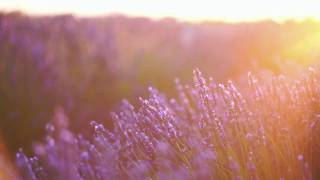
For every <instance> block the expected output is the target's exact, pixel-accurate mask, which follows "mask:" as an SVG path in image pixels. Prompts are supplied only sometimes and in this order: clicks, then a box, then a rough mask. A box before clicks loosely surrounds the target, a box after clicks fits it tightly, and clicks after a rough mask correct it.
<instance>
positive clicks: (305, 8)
mask: <svg viewBox="0 0 320 180" xmlns="http://www.w3.org/2000/svg"><path fill="white" fill-rule="evenodd" d="M319 6H320V1H315V0H307V1H295V0H294V1H292V0H283V1H276V0H269V1H262V0H244V1H233V0H225V1H217V0H201V1H181V0H175V1H172V0H171V1H170V0H139V1H131V0H109V1H98V0H93V1H85V0H78V1H62V0H56V1H40V0H24V1H19V0H5V1H2V2H1V3H0V9H2V10H6V11H10V10H20V11H24V12H28V13H32V14H57V13H73V14H76V15H79V16H97V15H106V14H112V13H121V14H126V15H131V16H147V17H152V18H163V17H174V18H177V19H180V20H187V21H203V20H219V21H231V22H234V21H235V22H238V21H256V20H261V19H273V20H276V21H282V20H286V19H304V18H307V17H311V18H319V13H318V9H317V7H319Z"/></svg>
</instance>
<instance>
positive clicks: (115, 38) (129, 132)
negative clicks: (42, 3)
mask: <svg viewBox="0 0 320 180" xmlns="http://www.w3.org/2000/svg"><path fill="white" fill-rule="evenodd" d="M319 32H320V22H318V21H316V20H311V19H310V20H304V21H301V22H297V21H294V20H290V21H286V22H283V23H277V22H274V21H271V20H270V21H260V22H251V23H234V24H230V23H223V22H203V23H190V22H182V21H177V20H175V19H171V18H166V19H161V20H153V19H148V18H143V17H141V18H140V17H135V18H133V17H127V16H123V15H113V16H106V17H95V18H84V17H76V16H72V15H59V16H30V15H26V14H22V13H18V12H15V13H0V118H1V119H0V137H1V138H0V140H1V142H0V145H1V146H0V157H4V158H0V179H1V178H2V179H30V180H38V179H41V180H42V179H59V180H60V179H61V180H64V179H65V180H77V179H88V180H91V179H102V180H103V179H107V180H109V179H139V180H140V179H165V180H166V179H168V180H169V179H181V180H184V179H252V180H255V179H266V180H268V179H280V180H287V179H306V180H309V179H319V178H320V172H319V168H320V155H319V154H320V147H319V146H320V133H319V128H320V124H319V122H318V121H320V85H319V81H320V69H319V67H318V62H319V57H320V49H319V48H320V46H319V44H320V34H319ZM2 164H7V166H4V167H6V168H1V167H2Z"/></svg>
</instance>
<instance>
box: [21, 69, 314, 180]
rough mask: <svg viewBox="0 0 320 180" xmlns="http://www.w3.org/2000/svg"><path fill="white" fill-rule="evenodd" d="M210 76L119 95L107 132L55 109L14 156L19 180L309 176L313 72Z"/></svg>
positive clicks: (311, 169)
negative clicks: (80, 126)
mask: <svg viewBox="0 0 320 180" xmlns="http://www.w3.org/2000/svg"><path fill="white" fill-rule="evenodd" d="M247 80H248V83H247V85H246V86H243V87H242V88H237V85H236V83H234V82H232V81H228V82H226V83H216V82H215V81H214V80H213V78H205V77H204V76H203V75H202V73H201V72H200V71H199V70H195V71H194V73H193V83H191V84H183V83H181V82H180V81H179V80H178V79H177V80H176V81H175V83H176V90H177V93H176V96H175V98H172V99H170V98H167V97H166V96H165V95H164V94H162V93H160V92H159V91H157V90H156V89H155V88H153V87H149V89H148V90H149V97H148V98H140V99H139V101H140V103H139V106H136V107H134V106H133V105H131V104H130V103H129V102H128V101H127V100H123V102H122V104H121V106H120V108H119V110H117V111H115V112H113V113H111V116H112V120H113V124H114V127H113V128H112V129H111V130H110V129H107V128H105V127H104V126H103V125H102V124H99V123H97V122H95V121H92V122H91V123H90V125H91V128H92V129H93V134H92V137H91V138H84V137H83V136H82V135H81V134H80V135H76V134H74V133H73V132H72V131H70V130H69V128H68V122H69V120H68V117H67V115H66V114H65V112H64V110H63V109H62V108H57V109H56V112H55V117H54V119H53V121H52V122H51V123H50V124H48V125H47V126H46V131H47V135H46V138H45V140H44V142H43V143H39V144H37V145H35V146H34V156H32V157H27V156H26V155H25V154H24V153H23V151H22V150H20V151H19V152H18V153H17V165H18V167H19V168H20V172H21V175H22V177H23V178H24V179H32V180H35V179H61V180H62V179H68V180H73V179H181V180H182V179H183V180H185V179H306V180H308V179H318V178H319V177H320V176H319V171H318V169H319V167H320V156H319V153H320V152H319V151H320V147H319V144H320V143H319V142H320V141H319V140H320V139H319V138H320V136H319V135H320V134H319V120H320V115H319V111H320V102H319V99H320V97H319V96H320V85H319V80H320V74H319V72H318V70H314V69H312V68H309V70H308V71H306V72H304V74H302V75H301V76H300V77H299V78H297V79H288V78H286V77H285V76H282V75H281V76H275V75H273V76H270V78H269V81H262V80H259V78H258V77H256V76H254V75H253V74H252V73H249V74H248V78H247Z"/></svg>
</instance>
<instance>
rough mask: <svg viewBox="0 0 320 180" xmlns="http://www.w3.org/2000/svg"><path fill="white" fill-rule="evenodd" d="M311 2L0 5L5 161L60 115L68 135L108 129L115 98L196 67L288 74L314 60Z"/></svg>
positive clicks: (225, 74)
mask: <svg viewBox="0 0 320 180" xmlns="http://www.w3.org/2000/svg"><path fill="white" fill-rule="evenodd" d="M319 5H320V3H318V2H316V1H311V0H310V1H309V2H304V3H303V4H302V3H300V2H298V1H281V3H280V2H277V1H268V2H264V1H252V0H251V1H241V3H239V2H238V1H237V2H235V1H230V0H228V1H223V2H221V1H187V2H185V1H183V2H181V1H168V0H165V1H157V0H155V1H146V0H141V1H139V2H134V3H132V1H128V0H121V1H108V2H99V1H90V2H89V1H84V0H79V1H71V0H70V1H60V0H59V1H38V0H24V1H19V0H10V1H6V0H4V1H2V2H0V135H1V139H2V140H1V141H2V142H1V147H2V149H3V150H1V151H3V153H5V154H9V156H11V157H13V156H14V154H15V152H16V151H17V150H18V149H19V148H20V147H22V148H24V149H25V151H26V152H29V153H30V152H31V148H32V144H33V143H34V142H36V141H39V140H40V139H42V138H43V135H44V131H45V124H46V123H48V122H49V121H51V119H52V117H53V115H54V111H55V109H57V108H63V109H64V111H65V113H66V115H67V116H68V117H69V119H70V121H71V122H70V126H71V128H72V130H73V131H75V132H80V131H81V132H88V131H87V129H88V124H89V121H91V120H95V121H98V122H102V123H104V124H105V125H106V126H107V127H109V128H112V124H111V123H110V120H109V119H110V118H109V112H110V111H112V109H114V108H116V107H117V104H118V103H119V102H120V101H121V99H123V98H126V99H129V100H130V102H132V103H136V100H137V99H138V97H140V96H142V97H143V96H146V92H147V87H148V86H154V87H156V88H158V89H159V90H161V91H162V92H165V93H166V94H167V95H168V96H171V97H172V96H174V95H175V87H174V78H176V77H178V78H180V79H182V80H183V81H190V80H191V79H192V78H191V77H192V70H193V69H194V68H196V67H198V68H199V69H200V70H202V71H203V72H204V73H205V74H206V75H208V76H211V77H213V79H215V80H216V81H218V82H220V81H225V80H227V79H234V80H239V81H241V79H243V77H244V76H245V75H246V72H247V71H249V70H250V71H253V72H255V71H257V72H258V71H259V72H261V70H263V71H265V72H268V73H275V74H280V73H290V74H297V72H299V70H298V71H297V69H299V68H303V67H306V66H309V65H316V64H317V60H318V59H319V57H320V22H319V21H318V17H319V16H320V14H319V13H318V12H317V11H316V7H319Z"/></svg>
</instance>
